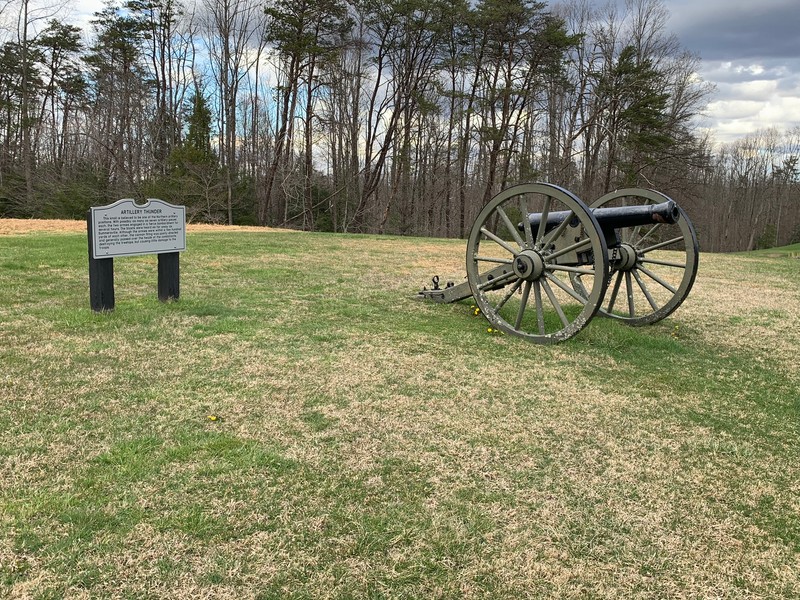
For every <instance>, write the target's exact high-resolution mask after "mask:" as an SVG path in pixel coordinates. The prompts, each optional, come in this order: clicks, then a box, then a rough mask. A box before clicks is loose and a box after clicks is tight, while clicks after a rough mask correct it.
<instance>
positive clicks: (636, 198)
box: [573, 188, 699, 326]
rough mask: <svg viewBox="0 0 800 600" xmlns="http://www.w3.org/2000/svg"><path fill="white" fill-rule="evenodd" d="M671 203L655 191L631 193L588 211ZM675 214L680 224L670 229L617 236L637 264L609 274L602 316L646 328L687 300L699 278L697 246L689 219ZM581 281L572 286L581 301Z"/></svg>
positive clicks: (606, 198)
mask: <svg viewBox="0 0 800 600" xmlns="http://www.w3.org/2000/svg"><path fill="white" fill-rule="evenodd" d="M669 199H670V198H669V197H667V196H665V195H664V194H662V193H660V192H656V191H654V190H646V189H641V188H629V189H622V190H617V191H615V192H610V193H608V194H606V195H604V196H602V197H600V198H598V199H597V200H595V201H594V202H593V203H592V205H591V208H600V207H602V206H609V205H610V206H619V205H622V204H623V203H625V204H628V205H631V204H634V205H642V204H658V203H660V202H664V201H666V200H669ZM678 210H679V212H680V218H679V219H678V222H677V223H676V224H674V225H669V224H666V223H658V224H654V225H647V226H643V227H625V228H622V229H620V230H619V235H620V239H621V242H622V245H623V246H627V247H632V248H633V249H634V250H635V253H636V262H635V264H633V265H632V266H631V267H630V268H629V269H627V270H617V271H613V272H612V274H611V279H610V281H609V288H610V293H609V296H608V297H607V298H606V299H605V300H604V301H603V303H602V305H601V306H600V310H599V312H600V314H601V315H603V316H606V317H612V318H614V319H619V320H620V321H623V322H625V323H627V324H628V325H633V326H640V325H648V324H650V323H655V322H656V321H660V320H661V319H664V318H665V317H667V316H668V315H670V314H671V313H672V312H673V311H674V310H675V309H676V308H678V307H679V306H680V305H681V303H682V302H683V301H684V300H685V299H686V296H688V294H689V291H690V290H691V289H692V285H693V284H694V280H695V276H696V275H697V264H698V258H699V246H698V243H697V234H696V233H695V230H694V227H693V226H692V223H691V221H690V220H689V217H688V216H687V215H686V213H685V212H684V210H683V209H682V208H680V207H679V208H678ZM611 252H612V254H613V252H614V249H612V250H611ZM612 270H613V261H612ZM581 279H582V277H581V276H575V277H573V284H574V285H575V289H576V291H578V292H579V293H581V294H582V295H584V296H585V295H586V293H587V292H586V290H585V289H581V288H583V284H582V282H581Z"/></svg>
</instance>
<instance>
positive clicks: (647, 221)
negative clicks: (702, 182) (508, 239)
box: [519, 200, 680, 231]
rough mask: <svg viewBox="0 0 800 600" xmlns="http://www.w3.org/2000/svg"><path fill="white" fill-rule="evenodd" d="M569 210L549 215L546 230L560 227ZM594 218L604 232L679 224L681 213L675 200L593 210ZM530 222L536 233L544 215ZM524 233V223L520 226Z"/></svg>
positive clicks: (536, 216) (539, 214) (538, 214)
mask: <svg viewBox="0 0 800 600" xmlns="http://www.w3.org/2000/svg"><path fill="white" fill-rule="evenodd" d="M571 214H573V213H571V212H570V211H568V210H564V211H556V212H551V213H548V214H547V224H546V225H545V229H551V228H552V227H555V226H556V225H560V224H561V223H562V222H563V221H564V219H566V218H567V217H568V216H570V215H571ZM592 214H594V218H595V219H597V222H598V224H599V225H600V228H601V229H602V230H603V231H610V230H612V229H619V228H621V227H638V226H641V225H651V224H653V223H668V224H670V225H672V224H674V223H677V222H678V219H680V211H679V210H678V205H677V204H676V203H675V201H674V200H668V201H666V202H662V203H660V204H646V205H641V206H615V207H612V208H595V209H592ZM528 220H529V221H530V222H531V226H532V227H533V229H534V231H536V228H538V227H539V223H540V222H541V220H542V213H531V214H530V215H528ZM519 229H520V231H522V229H523V227H522V223H520V224H519Z"/></svg>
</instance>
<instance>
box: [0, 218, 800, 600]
mask: <svg viewBox="0 0 800 600" xmlns="http://www.w3.org/2000/svg"><path fill="white" fill-rule="evenodd" d="M793 251H794V250H792V249H791V248H789V249H788V250H786V252H785V253H784V254H782V255H781V256H772V255H770V254H766V253H752V254H748V255H741V256H730V255H729V256H715V255H706V254H704V255H703V256H701V259H700V260H701V267H700V272H699V274H698V279H697V283H696V285H695V289H694V290H693V292H692V294H691V295H690V296H689V299H688V300H687V301H686V303H685V305H684V306H683V307H681V308H680V309H679V310H678V311H677V312H676V313H675V314H674V315H673V316H671V317H670V318H668V319H667V320H665V321H662V322H660V323H657V324H655V325H653V326H650V327H645V328H629V327H626V326H625V325H623V324H621V323H619V322H617V321H614V320H612V319H604V318H595V319H594V320H593V321H592V322H591V323H590V324H589V326H588V327H587V328H586V329H584V330H583V331H582V332H581V333H580V334H579V335H578V336H577V337H575V338H573V339H571V340H569V341H568V342H566V343H563V344H559V345H556V346H536V345H532V344H529V343H526V342H524V341H522V340H519V339H516V338H514V337H512V336H508V335H494V334H489V333H487V323H486V321H485V320H484V319H483V318H482V317H481V316H475V315H474V311H473V309H472V308H471V303H470V302H469V301H465V302H461V303H457V304H453V305H437V304H427V303H422V302H419V301H417V300H415V299H413V295H414V293H415V292H416V291H417V289H419V288H420V287H421V286H422V285H424V284H425V283H426V282H428V281H429V279H430V277H431V276H432V275H434V274H440V275H442V278H443V280H448V279H450V280H457V281H460V280H461V279H459V278H460V277H463V242H460V241H448V240H424V239H412V238H394V237H380V236H343V235H331V234H300V233H292V232H276V231H264V232H259V231H253V232H250V231H247V232H242V231H220V232H204V233H195V232H190V235H189V239H188V250H187V251H186V252H185V253H184V254H182V256H181V299H180V300H179V301H177V302H170V303H166V304H163V303H160V302H158V300H157V298H156V260H155V257H152V256H146V257H138V258H130V259H116V260H115V280H116V298H117V306H116V310H115V311H114V312H112V313H108V314H94V313H92V311H91V310H90V309H89V299H88V275H87V269H88V266H87V248H86V239H85V235H64V234H60V235H25V236H4V237H0V257H2V258H0V360H2V365H3V369H2V372H1V373H0V398H1V399H2V401H1V402H0V469H2V473H3V474H4V477H3V478H2V480H1V481H0V596H10V597H33V598H62V597H83V596H88V597H96V598H106V597H107V598H116V597H123V598H163V597H171V598H182V597H185V598H192V597H201V596H208V597H251V598H367V597H369V598H372V597H375V598H379V597H385V598H420V597H425V598H428V597H430V598H463V597H496V598H512V597H536V598H546V597H550V598H592V597H597V598H601V597H602V598H606V597H619V598H663V597H698V598H699V597H711V596H714V597H730V598H746V597H765V598H766V597H769V598H780V597H785V598H793V597H797V595H798V594H800V572H798V569H797V565H798V558H800V521H798V517H797V515H798V514H800V503H799V502H798V489H797V483H796V482H797V481H798V480H800V467H798V465H800V446H798V444H797V440H798V438H800V425H799V424H800V392H799V390H800V375H799V373H800V369H798V363H797V360H796V357H797V355H798V351H799V350H800V322H799V321H800V296H798V294H797V290H798V289H800V269H797V268H796V265H795V261H794V260H791V253H792V252H793Z"/></svg>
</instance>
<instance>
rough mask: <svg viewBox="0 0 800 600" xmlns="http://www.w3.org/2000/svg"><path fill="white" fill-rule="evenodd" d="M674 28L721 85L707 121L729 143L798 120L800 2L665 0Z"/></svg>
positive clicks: (784, 127)
mask: <svg viewBox="0 0 800 600" xmlns="http://www.w3.org/2000/svg"><path fill="white" fill-rule="evenodd" d="M664 4H665V6H666V8H667V9H668V10H669V12H670V15H671V17H670V22H669V26H670V29H671V30H672V31H673V32H674V33H675V34H676V35H677V36H678V38H679V39H680V41H681V44H682V45H683V46H684V47H685V48H686V49H688V50H690V51H692V52H694V53H696V54H698V55H699V56H700V59H701V63H700V64H701V68H700V73H699V75H700V76H701V77H702V78H703V79H704V80H705V81H708V82H710V83H713V84H714V85H715V86H716V90H715V92H714V94H713V96H712V98H711V103H710V104H709V106H708V109H707V111H706V118H705V120H704V122H703V125H704V126H706V127H708V128H709V129H710V131H711V133H712V136H713V138H714V139H715V140H716V141H717V142H721V143H728V142H731V141H733V140H735V139H737V138H740V137H743V136H744V135H746V134H748V133H752V132H754V131H756V130H758V129H765V128H768V127H776V128H777V129H779V130H789V129H792V128H794V127H796V126H800V0H739V1H738V2H737V1H736V0H733V1H732V0H664Z"/></svg>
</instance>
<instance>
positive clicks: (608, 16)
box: [0, 0, 800, 251]
mask: <svg viewBox="0 0 800 600" xmlns="http://www.w3.org/2000/svg"><path fill="white" fill-rule="evenodd" d="M35 2H36V0H11V2H8V3H5V4H0V11H2V12H0V20H2V22H3V23H4V29H3V35H4V37H3V39H2V40H0V41H1V42H2V46H0V216H11V217H69V218H82V217H83V216H84V215H85V212H86V210H87V208H88V207H89V206H92V205H98V204H105V203H108V202H111V201H114V200H117V199H119V198H122V197H134V198H146V197H157V198H162V199H164V200H167V201H169V202H173V203H177V204H184V205H186V206H187V209H188V212H189V215H190V218H191V219H193V220H202V221H209V222H220V223H229V224H233V223H238V224H257V225H270V226H285V227H297V228H304V229H308V230H319V231H337V232H376V233H394V234H403V235H423V236H448V237H463V236H465V234H466V233H467V232H468V230H469V227H470V225H471V223H472V220H473V219H474V216H475V215H476V214H477V213H478V211H479V210H480V209H481V208H482V206H483V205H484V204H485V203H486V202H487V201H488V200H489V199H490V198H491V197H492V196H493V195H494V194H495V193H497V192H498V191H499V190H501V189H502V188H504V187H506V186H509V185H512V184H515V183H519V182H524V181H533V180H542V181H549V182H552V183H556V184H559V185H562V186H564V187H566V188H568V189H570V190H572V191H574V192H575V193H577V194H578V195H579V196H580V197H581V198H583V199H584V200H586V201H588V202H590V201H591V200H592V199H594V198H596V197H599V196H600V195H602V194H603V193H605V192H606V191H609V190H612V189H618V188H621V187H631V186H638V187H648V188H654V189H658V190H660V191H663V192H664V193H666V194H668V195H670V196H672V197H673V198H674V199H676V200H677V201H678V202H679V203H680V204H681V205H682V206H684V207H685V208H686V209H687V211H688V212H689V214H690V215H691V217H692V219H693V221H694V222H695V224H696V225H697V228H698V231H699V234H700V238H701V244H702V246H703V248H704V249H706V250H723V251H725V250H736V249H748V248H754V247H757V246H769V245H775V244H784V243H788V242H790V241H798V239H800V202H798V199H797V197H798V185H799V183H798V180H800V173H799V172H798V156H799V155H800V128H796V129H795V130H793V131H786V132H779V131H774V130H765V131H762V132H758V133H756V134H752V135H750V136H747V137H746V138H744V139H742V140H739V141H737V142H735V143H733V144H729V145H726V146H715V145H713V144H711V143H710V142H709V139H708V137H707V136H706V135H705V134H704V133H703V132H702V131H700V130H699V129H698V127H697V125H696V123H697V117H698V116H699V115H700V114H701V113H702V111H703V109H704V108H705V106H706V104H707V102H708V100H709V98H710V94H711V92H712V89H711V87H710V86H709V85H708V84H706V83H705V82H703V81H701V80H700V79H698V77H697V75H696V73H697V71H698V67H699V58H698V57H697V56H695V55H694V54H693V53H692V52H691V51H689V50H688V49H685V48H683V47H682V46H681V44H680V43H679V41H678V40H677V38H676V36H674V35H673V34H671V33H670V31H669V29H668V19H669V14H668V12H667V10H666V8H665V7H664V4H663V2H662V0H628V2H627V3H626V5H625V8H624V9H621V10H618V9H616V8H615V7H614V5H613V4H609V5H608V6H603V7H598V6H595V5H593V4H591V3H590V2H589V1H588V0H566V2H563V3H561V4H557V5H553V6H548V5H547V4H545V3H543V2H537V1H533V0H479V1H478V2H470V1H468V0H195V1H192V0H124V1H122V2H117V3H115V2H111V3H108V4H107V5H106V7H105V8H104V9H103V10H102V11H100V12H98V13H96V14H95V15H94V17H93V19H92V21H91V28H90V31H89V32H88V34H87V33H86V32H84V31H83V30H82V29H80V28H79V27H77V26H76V25H73V24H70V23H69V22H67V21H66V20H64V19H62V18H60V16H59V13H58V12H57V11H54V10H52V9H49V8H48V7H47V6H45V5H43V4H36V3H35Z"/></svg>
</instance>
